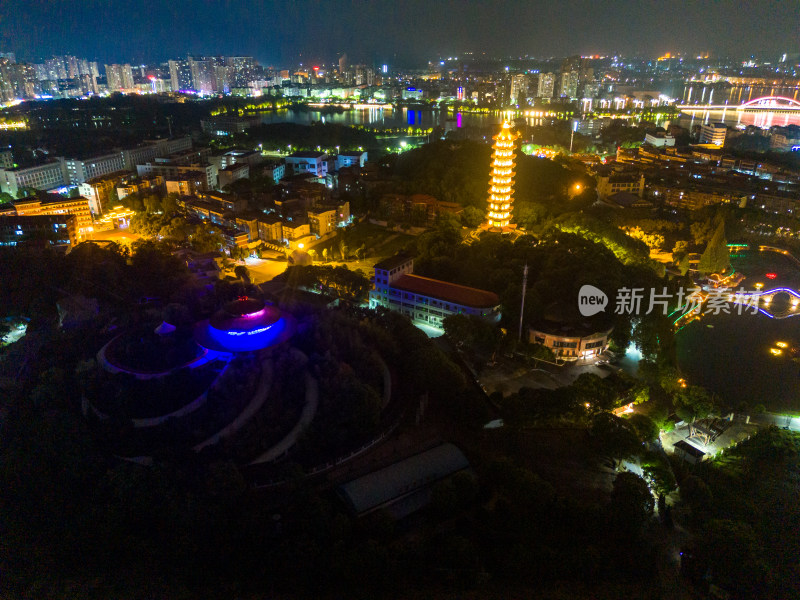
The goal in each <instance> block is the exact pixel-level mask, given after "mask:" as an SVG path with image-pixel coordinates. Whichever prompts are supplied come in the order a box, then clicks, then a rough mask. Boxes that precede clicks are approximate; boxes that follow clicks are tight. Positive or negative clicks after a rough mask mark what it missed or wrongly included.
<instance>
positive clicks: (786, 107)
mask: <svg viewBox="0 0 800 600" xmlns="http://www.w3.org/2000/svg"><path fill="white" fill-rule="evenodd" d="M678 108H679V109H680V111H681V112H684V113H694V112H707V111H710V110H735V111H736V112H747V113H758V112H769V113H792V114H800V101H798V100H795V99H793V98H786V97H784V96H762V97H761V98H755V99H753V100H750V101H748V102H745V103H744V104H739V105H738V106H737V105H734V104H693V105H690V106H683V105H679V106H678Z"/></svg>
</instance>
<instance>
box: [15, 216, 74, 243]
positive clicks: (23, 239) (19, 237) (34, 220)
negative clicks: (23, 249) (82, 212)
mask: <svg viewBox="0 0 800 600" xmlns="http://www.w3.org/2000/svg"><path fill="white" fill-rule="evenodd" d="M76 220H77V219H76V217H75V216H74V215H69V214H64V215H25V216H18V215H0V246H20V245H49V244H52V245H54V246H74V245H75V244H77V243H78V234H77V230H76V225H75V224H76Z"/></svg>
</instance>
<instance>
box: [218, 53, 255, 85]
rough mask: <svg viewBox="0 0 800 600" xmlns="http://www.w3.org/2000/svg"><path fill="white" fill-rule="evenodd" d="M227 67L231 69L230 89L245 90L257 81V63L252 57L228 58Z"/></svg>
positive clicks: (226, 60)
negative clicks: (252, 82)
mask: <svg viewBox="0 0 800 600" xmlns="http://www.w3.org/2000/svg"><path fill="white" fill-rule="evenodd" d="M225 66H227V67H229V68H230V87H232V88H244V87H247V86H249V85H250V82H251V81H254V80H255V79H256V61H255V60H254V59H253V57H252V56H228V57H226V58H225Z"/></svg>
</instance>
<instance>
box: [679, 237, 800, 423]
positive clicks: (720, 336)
mask: <svg viewBox="0 0 800 600" xmlns="http://www.w3.org/2000/svg"><path fill="white" fill-rule="evenodd" d="M731 262H732V264H733V267H734V268H735V269H736V270H737V271H739V272H741V273H743V274H744V275H745V276H746V279H745V280H744V281H743V282H742V287H744V288H745V289H746V290H752V289H753V288H754V286H755V285H756V284H757V283H763V284H764V289H765V290H767V289H773V288H777V287H790V288H793V289H797V288H798V285H799V284H800V269H799V268H798V267H797V266H796V265H795V263H793V261H792V260H791V259H789V258H787V257H785V256H783V255H780V254H777V253H773V252H758V251H751V250H748V251H740V252H738V253H736V254H734V256H733V258H732V259H731ZM768 275H769V276H768ZM772 275H774V276H775V277H774V278H773V277H772ZM784 296H785V295H784ZM779 303H780V304H783V306H786V305H787V304H788V297H784V298H781V297H780V296H779V297H776V299H775V301H774V304H779ZM729 306H730V307H731V313H732V314H720V315H707V316H704V317H703V318H702V319H701V320H698V321H694V322H692V323H690V324H689V325H687V326H686V327H684V328H683V329H681V330H680V331H679V332H678V333H677V335H676V342H677V354H678V365H679V367H680V368H681V371H683V373H684V374H685V375H686V378H687V379H688V381H689V383H692V384H698V385H702V386H704V387H706V388H708V389H709V390H711V391H712V392H715V393H717V394H719V395H720V396H722V397H724V398H726V399H729V400H732V401H733V402H737V403H738V402H742V401H744V402H747V403H748V404H749V405H750V406H753V405H755V404H764V405H765V406H766V407H767V408H768V409H769V410H774V411H777V412H783V411H792V412H798V413H800V364H798V362H795V361H793V360H792V357H791V355H790V351H789V350H790V348H791V347H793V346H794V347H800V316H798V317H790V318H786V319H772V318H770V317H769V316H766V315H764V314H762V313H758V314H756V315H752V314H750V312H751V311H749V310H748V311H746V314H741V315H740V314H737V307H736V306H735V305H729ZM778 342H782V343H784V344H786V348H785V349H783V350H781V353H780V354H779V355H776V354H774V353H773V352H772V350H773V349H776V350H777V349H780V346H778V345H777V344H778Z"/></svg>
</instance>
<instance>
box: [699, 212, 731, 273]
mask: <svg viewBox="0 0 800 600" xmlns="http://www.w3.org/2000/svg"><path fill="white" fill-rule="evenodd" d="M730 264H731V260H730V253H729V252H728V242H727V241H726V240H725V222H724V221H722V220H721V221H720V223H719V225H717V229H716V231H714V235H713V236H712V237H711V239H710V240H709V242H708V245H707V246H706V249H705V252H703V255H702V256H701V257H700V264H699V265H698V267H697V268H698V271H700V272H701V273H705V274H711V273H722V272H724V271H726V270H727V269H728V267H729V266H730Z"/></svg>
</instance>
